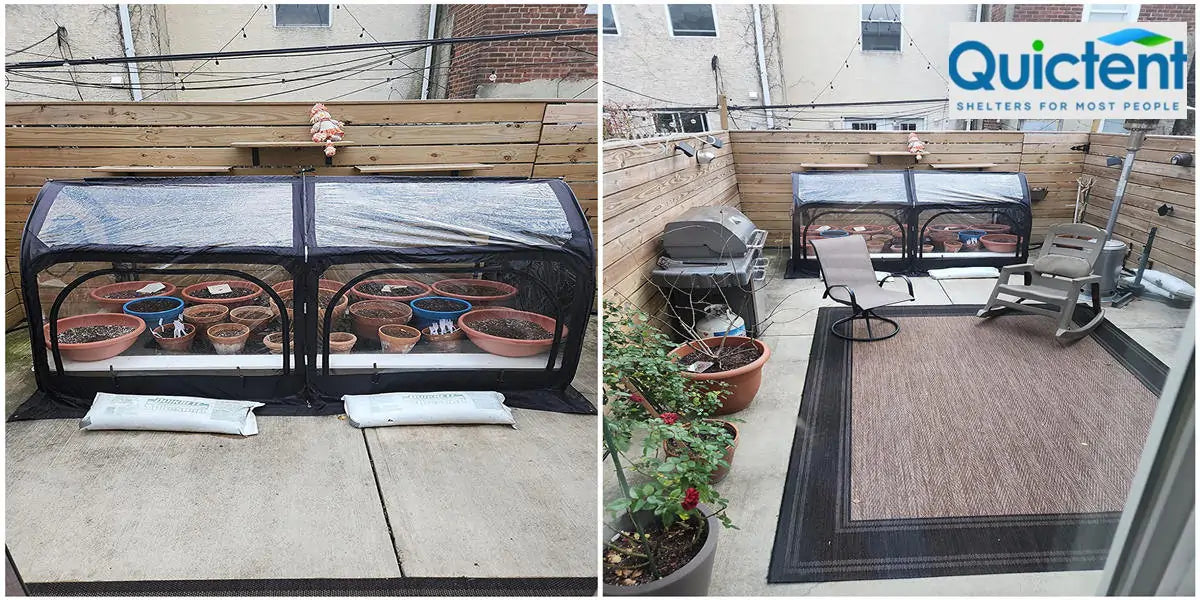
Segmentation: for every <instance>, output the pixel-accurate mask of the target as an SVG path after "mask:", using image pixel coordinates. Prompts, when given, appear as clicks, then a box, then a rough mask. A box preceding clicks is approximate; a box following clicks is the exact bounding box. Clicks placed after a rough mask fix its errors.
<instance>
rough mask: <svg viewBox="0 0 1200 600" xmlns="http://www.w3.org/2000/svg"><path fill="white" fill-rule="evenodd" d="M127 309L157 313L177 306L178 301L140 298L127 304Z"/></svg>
mask: <svg viewBox="0 0 1200 600" xmlns="http://www.w3.org/2000/svg"><path fill="white" fill-rule="evenodd" d="M128 308H129V310H131V311H133V312H136V313H157V312H163V311H164V310H171V309H172V308H179V303H178V302H176V301H174V300H167V299H166V298H156V299H154V300H142V301H141V302H134V303H132V304H130V305H129V306H128Z"/></svg>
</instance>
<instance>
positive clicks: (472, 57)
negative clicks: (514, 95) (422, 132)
mask: <svg viewBox="0 0 1200 600" xmlns="http://www.w3.org/2000/svg"><path fill="white" fill-rule="evenodd" d="M586 6H587V5H585V4H454V5H449V6H447V7H446V9H447V10H449V12H450V15H449V16H450V18H451V19H452V22H453V28H454V31H453V36H454V37H466V36H476V35H495V34H504V33H522V32H530V31H545V30H548V29H576V28H582V27H587V28H591V29H596V27H597V18H598V17H597V16H596V15H588V14H584V11H585V9H586ZM597 37H598V36H596V35H595V34H592V35H586V36H585V35H575V36H559V37H554V38H530V39H519V40H507V41H498V42H485V43H472V44H456V45H455V46H454V49H453V52H452V56H451V61H450V69H449V81H448V84H447V85H448V93H447V97H449V98H475V97H476V96H477V95H478V94H479V89H480V86H487V85H490V84H505V83H509V84H520V83H524V82H529V81H538V80H595V79H596V77H597V68H596V56H595V54H596V52H597V48H596V43H597ZM564 44H566V45H569V46H573V47H575V48H578V49H580V50H583V52H580V51H578V50H573V49H571V48H568V47H567V46H566V45H564ZM589 53H590V54H589ZM493 73H495V76H496V79H495V80H494V81H493V80H492V79H491V75H492V74H493Z"/></svg>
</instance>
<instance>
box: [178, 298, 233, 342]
mask: <svg viewBox="0 0 1200 600" xmlns="http://www.w3.org/2000/svg"><path fill="white" fill-rule="evenodd" d="M228 316H229V307H228V306H222V305H220V304H197V305H195V306H189V307H187V308H185V309H183V322H184V323H191V324H193V325H195V326H196V334H197V335H199V336H200V337H205V336H206V335H207V334H208V328H209V327H212V326H213V325H216V324H217V323H224V322H225V319H226V317H228Z"/></svg>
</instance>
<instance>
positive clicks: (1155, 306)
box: [1104, 298, 1188, 330]
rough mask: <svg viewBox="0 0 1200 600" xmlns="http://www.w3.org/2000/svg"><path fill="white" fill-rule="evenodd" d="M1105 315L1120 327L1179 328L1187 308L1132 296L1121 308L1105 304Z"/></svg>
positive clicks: (1183, 321) (1184, 320) (1182, 323)
mask: <svg viewBox="0 0 1200 600" xmlns="http://www.w3.org/2000/svg"><path fill="white" fill-rule="evenodd" d="M1104 314H1105V317H1106V318H1107V319H1108V320H1109V321H1112V323H1113V325H1116V326H1117V327H1120V328H1121V329H1125V330H1128V329H1133V328H1146V327H1165V328H1180V327H1183V326H1184V324H1185V323H1187V316H1188V309H1186V308H1176V307H1174V306H1169V305H1167V304H1166V303H1165V302H1159V301H1158V300H1151V299H1147V298H1134V299H1133V300H1132V301H1130V302H1129V304H1126V305H1125V306H1123V307H1121V308H1113V307H1111V306H1106V307H1105V309H1104Z"/></svg>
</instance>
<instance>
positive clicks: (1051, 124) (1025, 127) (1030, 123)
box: [1021, 119, 1062, 131]
mask: <svg viewBox="0 0 1200 600" xmlns="http://www.w3.org/2000/svg"><path fill="white" fill-rule="evenodd" d="M1061 126H1062V121H1060V120H1058V119H1021V131H1058V130H1059V128H1060V127H1061Z"/></svg>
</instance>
